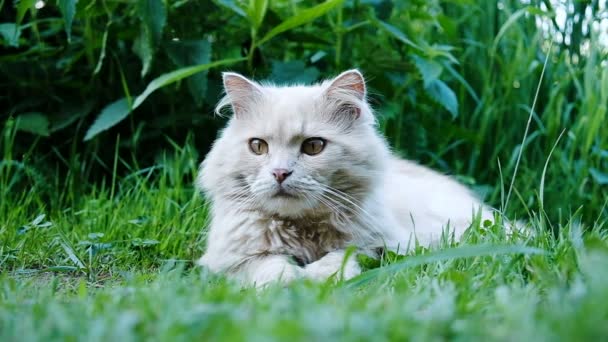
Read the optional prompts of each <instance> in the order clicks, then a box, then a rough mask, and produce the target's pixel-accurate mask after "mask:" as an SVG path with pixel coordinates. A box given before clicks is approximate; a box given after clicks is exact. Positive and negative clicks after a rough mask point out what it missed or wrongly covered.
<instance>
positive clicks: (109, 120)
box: [84, 97, 131, 141]
mask: <svg viewBox="0 0 608 342" xmlns="http://www.w3.org/2000/svg"><path fill="white" fill-rule="evenodd" d="M130 112H131V109H130V108H129V101H128V99H127V98H126V97H123V98H122V99H120V100H118V101H114V102H112V103H110V104H109V105H107V106H106V107H105V108H104V109H103V110H102V111H101V113H100V114H99V116H98V117H97V119H95V122H93V125H91V127H89V129H88V130H87V134H86V135H85V137H84V140H85V141H87V140H90V139H91V138H93V137H94V136H96V135H97V134H99V133H100V132H102V131H105V130H106V129H108V128H110V127H113V126H115V125H116V124H118V123H119V122H121V121H122V120H124V119H125V118H126V117H127V116H128V115H129V113H130Z"/></svg>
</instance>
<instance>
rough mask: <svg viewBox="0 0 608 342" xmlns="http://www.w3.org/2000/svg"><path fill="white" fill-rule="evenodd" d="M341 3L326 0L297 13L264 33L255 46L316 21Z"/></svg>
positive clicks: (340, 1)
mask: <svg viewBox="0 0 608 342" xmlns="http://www.w3.org/2000/svg"><path fill="white" fill-rule="evenodd" d="M343 1H344V0H328V1H325V2H323V3H322V4H320V5H317V6H315V7H312V8H308V9H305V10H301V11H299V12H298V14H297V15H296V16H293V17H291V18H289V19H287V20H285V21H283V22H282V23H280V24H279V25H277V26H275V27H274V28H273V29H272V30H270V31H269V32H268V33H266V35H265V36H264V37H263V38H262V39H260V40H259V41H258V42H257V44H256V46H260V45H262V44H264V43H265V42H267V41H269V40H270V39H272V38H274V37H275V36H276V35H278V34H281V33H283V32H285V31H287V30H291V29H292V28H294V27H298V26H300V25H303V24H306V23H309V22H311V21H313V20H315V19H317V18H318V17H320V16H322V15H324V14H325V13H327V12H329V11H330V10H332V9H333V8H335V7H336V6H338V5H341V4H342V2H343Z"/></svg>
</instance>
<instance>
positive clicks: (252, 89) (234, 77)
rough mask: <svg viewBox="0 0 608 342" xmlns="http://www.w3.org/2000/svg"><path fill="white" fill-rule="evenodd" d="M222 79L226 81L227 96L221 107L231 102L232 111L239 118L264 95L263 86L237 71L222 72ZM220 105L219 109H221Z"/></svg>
mask: <svg viewBox="0 0 608 342" xmlns="http://www.w3.org/2000/svg"><path fill="white" fill-rule="evenodd" d="M222 79H223V81H224V91H225V92H226V98H225V99H224V101H222V103H220V104H221V107H224V106H225V105H227V104H228V103H229V104H230V106H231V107H232V112H233V113H234V115H235V116H236V117H237V118H239V117H242V116H243V115H244V114H246V112H247V110H248V108H250V107H251V105H252V103H254V102H255V101H256V100H258V99H259V98H260V97H261V96H262V89H261V87H260V86H259V85H258V84H257V83H255V82H253V81H250V80H249V79H247V78H246V77H245V76H242V75H240V74H237V73H235V72H224V73H222ZM219 107H220V106H218V109H221V108H219Z"/></svg>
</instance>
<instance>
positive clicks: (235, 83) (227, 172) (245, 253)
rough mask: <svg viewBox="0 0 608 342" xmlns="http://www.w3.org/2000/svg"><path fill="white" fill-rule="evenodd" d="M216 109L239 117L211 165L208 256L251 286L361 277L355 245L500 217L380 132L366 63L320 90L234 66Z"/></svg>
mask: <svg viewBox="0 0 608 342" xmlns="http://www.w3.org/2000/svg"><path fill="white" fill-rule="evenodd" d="M223 77H224V88H225V91H226V96H225V97H224V99H222V100H221V102H220V103H219V104H218V106H217V108H216V112H218V113H219V112H220V111H221V110H222V109H223V108H224V107H226V106H230V107H231V108H232V112H233V116H232V118H231V119H230V122H229V123H228V125H227V127H226V128H225V129H224V131H223V132H222V134H221V137H220V138H219V139H218V140H217V141H216V142H215V143H214V145H213V148H212V149H211V152H210V153H209V154H208V155H207V157H206V158H205V160H204V161H203V163H202V164H201V169H200V173H199V176H198V179H197V186H198V187H199V188H200V189H201V190H203V191H204V192H205V193H206V195H207V196H208V198H209V199H210V200H211V225H210V227H209V232H208V236H207V251H206V253H205V254H204V255H203V257H202V258H201V259H200V260H199V264H200V265H203V266H205V267H207V268H208V269H210V270H211V271H213V272H225V273H227V274H229V275H231V276H235V277H237V278H238V279H240V280H242V281H243V282H245V283H247V284H256V285H258V286H259V285H264V284H267V283H268V282H273V281H283V282H288V281H290V280H293V279H295V278H298V277H306V278H310V279H315V280H323V279H327V278H328V277H330V276H332V275H334V274H337V272H339V271H340V270H342V272H343V273H342V276H343V277H344V278H350V277H353V276H355V275H357V274H359V273H360V268H359V265H358V264H357V262H356V260H355V259H354V258H349V259H348V260H346V263H345V266H344V268H343V269H342V263H343V261H344V260H343V259H344V254H345V249H346V248H347V247H349V246H356V247H357V248H358V250H359V251H361V252H364V253H373V252H374V251H375V250H377V249H378V248H386V247H388V248H390V249H397V248H399V249H400V250H401V251H404V250H406V249H407V248H408V246H413V245H414V242H415V241H416V240H414V239H417V241H418V242H419V243H420V244H422V245H429V244H431V243H433V242H435V241H437V240H438V239H439V238H440V237H441V234H442V232H443V231H444V227H446V225H447V226H448V227H449V229H450V230H451V231H453V233H454V235H455V236H456V238H458V237H459V236H460V235H461V234H462V233H463V231H464V230H465V229H467V228H468V227H469V225H470V223H471V221H472V218H473V215H474V213H475V212H478V213H480V215H481V217H482V219H483V220H485V219H492V214H491V211H490V209H489V208H487V207H486V206H484V205H483V204H482V203H481V202H480V201H479V200H477V199H476V198H475V196H473V194H472V193H471V192H470V191H469V190H468V189H467V188H465V187H464V186H462V185H461V184H459V183H458V182H456V181H455V180H453V179H451V178H450V177H447V176H444V175H441V174H439V173H437V172H434V171H432V170H430V169H428V168H425V167H422V166H419V165H417V164H415V163H413V162H410V161H406V160H401V159H398V158H397V157H395V156H393V155H392V154H391V152H390V151H389V148H388V146H387V144H386V142H385V140H384V139H383V138H382V137H381V136H380V135H379V134H378V132H377V131H376V128H375V123H376V121H375V118H374V115H373V113H372V110H371V108H370V106H369V104H368V103H367V102H366V89H365V81H364V79H363V76H362V75H361V74H360V73H359V72H358V71H357V70H350V71H346V72H344V73H342V74H340V75H339V76H338V77H336V78H335V79H333V80H331V81H326V82H323V83H321V84H318V85H313V86H289V87H277V86H273V85H260V84H257V83H255V82H253V81H250V80H248V79H246V78H245V77H243V76H241V75H239V74H235V73H224V74H223Z"/></svg>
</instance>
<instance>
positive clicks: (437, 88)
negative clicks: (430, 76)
mask: <svg viewBox="0 0 608 342" xmlns="http://www.w3.org/2000/svg"><path fill="white" fill-rule="evenodd" d="M424 90H426V93H427V94H428V95H429V96H430V97H431V98H432V99H433V100H435V101H436V102H437V103H439V104H440V105H441V106H443V107H444V108H445V109H447V110H448V111H449V112H450V114H452V117H453V118H455V117H457V116H458V100H457V99H456V94H454V91H452V89H450V87H448V86H447V85H446V84H445V83H443V81H441V80H434V81H431V82H430V83H429V85H428V86H427V87H426V88H424Z"/></svg>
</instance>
